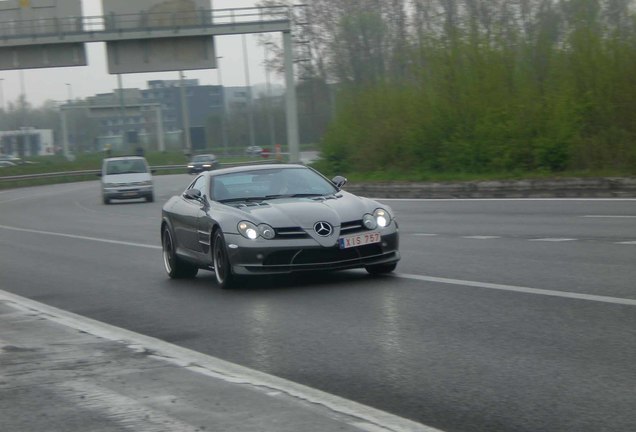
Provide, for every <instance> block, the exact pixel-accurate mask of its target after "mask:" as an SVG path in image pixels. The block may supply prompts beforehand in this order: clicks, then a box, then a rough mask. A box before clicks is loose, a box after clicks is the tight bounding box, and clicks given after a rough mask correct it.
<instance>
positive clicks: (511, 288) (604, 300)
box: [393, 273, 636, 306]
mask: <svg viewBox="0 0 636 432" xmlns="http://www.w3.org/2000/svg"><path fill="white" fill-rule="evenodd" d="M393 276H394V277H398V278H402V279H413V280H419V281H425V282H436V283H443V284H450V285H460V286H470V287H476V288H487V289H494V290H501V291H513V292H520V293H525V294H536V295H545V296H552V297H563V298H569V299H577V300H589V301H595V302H602V303H614V304H620V305H628V306H636V300H632V299H625V298H619V297H607V296H598V295H591V294H580V293H571V292H566V291H554V290H546V289H539V288H527V287H520V286H514V285H503V284H493V283H487V282H475V281H467V280H460V279H447V278H439V277H432V276H420V275H414V274H406V273H394V274H393Z"/></svg>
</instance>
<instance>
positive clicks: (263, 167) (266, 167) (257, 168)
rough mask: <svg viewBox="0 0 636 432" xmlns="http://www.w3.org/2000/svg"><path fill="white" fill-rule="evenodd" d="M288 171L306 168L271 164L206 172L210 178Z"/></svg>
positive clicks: (298, 165)
mask: <svg viewBox="0 0 636 432" xmlns="http://www.w3.org/2000/svg"><path fill="white" fill-rule="evenodd" d="M281 168H282V169H289V168H306V169H309V168H307V167H306V166H305V165H300V164H276V163H272V164H265V165H263V164H258V165H241V166H236V167H230V168H221V169H217V170H214V171H208V172H207V174H208V175H209V176H210V177H214V176H217V175H222V174H230V173H237V172H245V171H265V170H270V169H281Z"/></svg>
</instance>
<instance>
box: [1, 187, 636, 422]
mask: <svg viewBox="0 0 636 432" xmlns="http://www.w3.org/2000/svg"><path fill="white" fill-rule="evenodd" d="M191 178H192V177H190V176H185V175H181V176H169V177H168V176H161V177H157V178H156V179H155V180H156V188H157V191H156V192H157V201H156V202H155V203H151V204H146V203H142V202H134V203H133V202H131V203H122V204H116V205H112V206H103V205H102V204H101V202H100V197H99V186H98V184H97V182H95V183H84V184H70V185H55V186H48V187H38V188H30V189H22V190H13V191H5V192H2V193H0V266H1V267H0V288H1V289H3V290H6V291H9V292H12V293H15V294H17V295H20V296H24V297H26V298H29V299H33V300H37V301H39V302H42V303H46V304H48V305H51V306H54V307H57V308H60V309H64V310H67V311H71V312H73V313H76V314H79V315H82V316H86V317H90V318H92V319H95V320H98V321H100V322H104V323H108V324H112V325H115V326H118V327H121V328H125V329H128V330H130V331H133V332H137V333H140V334H142V335H148V336H151V337H153V338H157V339H160V340H162V341H166V342H170V343H173V344H175V345H178V346H181V347H184V348H188V349H191V350H194V351H196V352H199V353H203V354H206V355H210V356H214V357H215V358H219V359H223V360H225V361H228V362H231V363H234V364H237V365H241V366H244V367H247V368H250V369H253V370H257V371H261V372H264V373H267V374H271V375H273V376H276V377H281V378H284V379H286V380H289V381H291V382H296V383H300V384H303V385H305V386H308V387H309V388H314V389H318V390H321V391H324V392H326V393H328V394H333V395H337V396H339V397H342V398H344V399H346V400H351V401H355V402H357V403H360V404H364V405H366V406H370V407H373V408H377V409H379V410H383V411H386V412H389V413H391V414H394V415H396V416H399V417H403V418H406V419H410V420H413V421H415V422H419V423H422V424H425V425H429V426H432V427H435V428H438V429H441V430H444V431H539V430H541V431H543V430H546V431H547V430H551V431H552V430H554V431H573V432H574V431H576V432H579V431H594V432H596V431H629V430H636V412H635V410H634V409H633V407H634V406H635V405H636V393H635V390H634V389H635V388H636V364H635V363H634V359H635V358H636V285H635V284H634V280H636V265H635V264H636V201H634V200H472V201H470V200H467V201H462V200H454V201H443V200H440V201H435V200H428V201H408V200H406V201H404V200H400V201H390V200H387V201H385V202H386V203H387V204H388V205H390V206H392V208H393V209H394V210H395V211H396V213H397V214H398V217H399V222H400V229H401V233H400V234H401V251H402V256H403V259H402V261H401V262H400V264H399V266H398V270H397V273H396V275H395V276H389V277H376V278H374V277H370V276H368V275H367V274H366V273H365V272H363V271H347V272H340V273H331V274H329V273H327V274H318V275H316V274H312V275H299V276H295V277H279V278H265V279H255V280H251V281H249V282H248V283H247V284H246V286H244V287H243V288H241V289H238V290H234V291H223V290H219V289H218V288H217V287H216V286H215V283H214V277H213V274H212V273H206V272H203V273H201V274H200V275H199V276H198V277H197V278H196V279H195V280H192V281H172V280H169V279H167V277H166V276H165V274H164V270H163V268H162V263H161V254H160V248H159V245H160V238H159V219H160V208H161V205H162V203H163V202H164V201H165V200H166V199H167V198H168V197H169V196H170V195H172V194H174V193H177V192H180V191H181V190H183V189H184V188H185V186H186V185H187V183H188V181H189V180H190V179H191Z"/></svg>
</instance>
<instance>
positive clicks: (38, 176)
mask: <svg viewBox="0 0 636 432" xmlns="http://www.w3.org/2000/svg"><path fill="white" fill-rule="evenodd" d="M268 163H280V161H277V160H275V159H267V160H257V161H249V162H232V163H229V162H222V163H221V164H220V165H221V167H223V168H229V167H234V166H243V165H263V164H268ZM150 169H151V170H157V171H179V170H183V171H187V169H188V167H187V166H186V165H185V164H181V165H157V166H151V167H150ZM100 172H101V170H81V171H61V172H52V173H40V174H21V175H14V176H0V183H2V182H8V181H20V180H35V179H46V178H59V177H85V176H90V175H93V176H97V174H99V173H100Z"/></svg>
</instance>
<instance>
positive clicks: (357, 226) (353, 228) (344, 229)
mask: <svg viewBox="0 0 636 432" xmlns="http://www.w3.org/2000/svg"><path fill="white" fill-rule="evenodd" d="M362 231H368V230H367V229H366V228H365V227H364V225H362V220H356V221H351V222H343V223H342V225H341V226H340V233H341V234H347V235H348V234H355V233H358V232H362Z"/></svg>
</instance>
